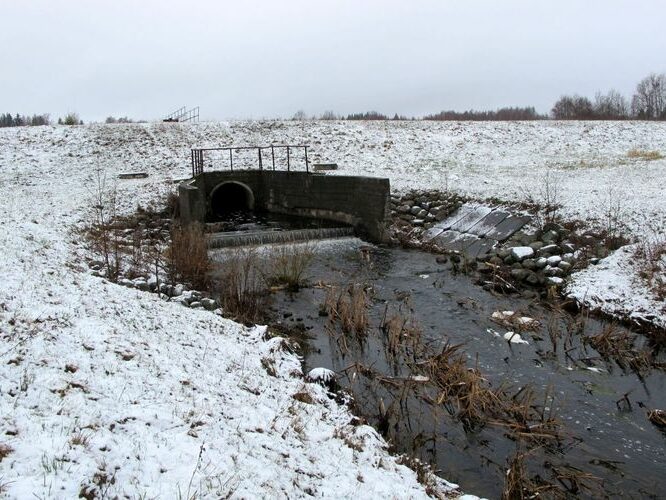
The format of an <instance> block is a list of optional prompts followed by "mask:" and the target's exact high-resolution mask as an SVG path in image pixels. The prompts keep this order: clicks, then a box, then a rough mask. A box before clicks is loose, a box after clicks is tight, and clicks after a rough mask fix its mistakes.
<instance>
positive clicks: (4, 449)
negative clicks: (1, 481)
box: [0, 443, 14, 462]
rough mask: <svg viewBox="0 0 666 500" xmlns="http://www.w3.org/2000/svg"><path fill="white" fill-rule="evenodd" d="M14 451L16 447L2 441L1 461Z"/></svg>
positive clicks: (0, 447)
mask: <svg viewBox="0 0 666 500" xmlns="http://www.w3.org/2000/svg"><path fill="white" fill-rule="evenodd" d="M13 451H14V448H12V447H11V446H9V445H8V444H5V443H0V462H2V461H3V460H4V459H5V458H7V457H8V456H9V454H10V453H12V452H13Z"/></svg>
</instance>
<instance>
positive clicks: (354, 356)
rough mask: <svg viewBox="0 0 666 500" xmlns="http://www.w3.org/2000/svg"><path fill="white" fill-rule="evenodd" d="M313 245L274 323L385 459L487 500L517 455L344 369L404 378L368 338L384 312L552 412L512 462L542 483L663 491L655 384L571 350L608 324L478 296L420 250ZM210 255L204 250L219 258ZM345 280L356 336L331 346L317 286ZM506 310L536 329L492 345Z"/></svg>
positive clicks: (526, 302) (659, 390)
mask: <svg viewBox="0 0 666 500" xmlns="http://www.w3.org/2000/svg"><path fill="white" fill-rule="evenodd" d="M313 248H314V249H315V252H314V259H313V262H312V264H311V266H310V267H309V269H308V272H307V276H308V278H309V282H310V283H311V284H315V283H318V284H319V285H318V286H309V287H305V288H302V289H301V290H300V291H298V292H295V293H288V292H286V291H279V292H275V293H273V294H272V295H271V299H272V306H271V307H272V310H273V313H274V316H275V318H277V319H276V322H277V323H282V324H283V326H284V327H286V328H288V329H291V330H300V331H301V332H302V333H303V335H302V336H301V339H300V340H301V343H302V344H303V345H302V348H303V354H304V365H305V367H304V372H306V373H307V371H308V370H309V369H311V368H315V367H326V368H330V369H332V370H333V371H335V372H337V373H338V376H339V383H340V385H341V386H342V387H343V388H346V389H348V390H349V391H350V392H351V393H353V397H354V410H355V411H356V412H357V413H359V414H360V415H362V416H364V417H365V418H367V419H368V421H369V423H371V424H373V425H374V426H375V427H376V428H378V429H379V430H380V431H381V432H382V433H383V434H384V435H385V436H386V437H387V438H388V439H389V441H390V442H391V444H392V445H393V447H394V448H395V450H396V451H398V452H401V453H409V454H412V455H415V456H417V457H419V458H421V459H422V460H423V461H425V462H428V463H430V464H432V466H433V467H434V468H435V470H437V471H438V473H440V474H441V475H442V477H444V478H446V479H448V480H450V481H453V482H456V483H458V484H459V485H460V487H461V489H462V490H463V491H467V492H470V493H474V494H476V495H482V496H487V497H489V498H497V497H499V496H500V494H501V491H502V487H503V485H504V479H505V476H506V471H507V463H508V459H509V457H511V456H512V455H513V454H514V453H516V452H517V451H521V452H524V451H526V450H527V448H526V447H525V446H524V444H523V443H521V442H520V441H516V440H515V438H514V437H512V436H511V435H510V434H509V433H508V432H507V430H506V429H505V428H503V427H501V426H495V425H486V426H485V427H483V428H481V429H477V430H475V431H473V432H471V431H469V429H468V430H467V431H466V430H465V428H464V426H463V425H461V423H460V422H459V420H457V419H456V418H455V417H454V416H452V415H451V414H450V413H449V412H447V411H445V410H443V409H441V408H438V407H436V405H433V404H428V403H426V402H424V401H423V400H422V399H419V398H418V397H415V396H414V395H413V394H411V393H410V392H409V391H405V390H399V389H396V387H399V386H398V385H395V386H392V385H390V384H385V383H384V384H382V383H378V382H377V380H373V379H372V378H370V377H365V376H363V375H362V370H358V369H354V368H353V366H354V365H355V364H356V363H358V364H360V365H363V366H365V367H371V368H372V370H373V372H375V373H381V374H384V375H385V376H386V378H388V379H390V378H394V379H396V380H400V379H404V378H405V377H409V375H410V372H409V369H408V368H407V367H406V366H404V365H403V364H400V363H396V360H395V358H393V357H391V356H389V355H388V354H387V349H386V338H385V335H384V334H383V333H382V331H381V329H380V328H379V325H380V324H381V323H382V320H383V318H384V317H385V315H386V314H387V313H386V311H387V310H388V311H398V310H400V311H402V312H403V313H404V314H409V315H410V316H412V317H413V318H414V319H415V320H416V321H418V323H419V325H420V328H421V330H422V337H423V340H422V342H423V344H424V345H426V346H427V348H428V349H431V350H432V351H433V352H439V351H441V349H442V347H443V346H444V345H446V344H447V343H452V344H462V347H461V349H462V351H463V352H464V354H465V356H466V357H467V361H468V366H470V367H476V368H478V370H479V371H480V372H481V373H482V374H483V377H484V378H485V379H486V380H487V381H488V382H489V383H490V384H491V385H492V386H494V387H497V386H499V385H500V384H502V383H506V384H509V385H510V386H511V387H512V390H513V391H514V392H515V391H518V390H519V389H520V388H525V387H531V388H532V389H533V390H534V393H535V400H537V401H540V402H543V405H544V406H546V407H550V408H552V409H553V410H554V414H555V415H556V416H557V417H558V418H559V419H560V420H561V422H562V424H563V425H562V429H563V436H564V437H563V439H562V443H561V445H560V446H557V447H550V446H545V447H538V448H536V449H534V450H531V451H529V453H528V454H527V455H526V458H525V465H526V467H527V469H528V470H529V472H530V474H531V475H533V476H535V475H538V476H540V477H543V478H546V479H551V478H552V477H553V476H554V475H555V476H557V475H558V472H559V471H561V470H569V471H571V470H575V469H579V470H581V471H584V472H586V473H589V474H591V475H593V476H595V477H597V478H599V479H601V481H602V487H603V489H602V490H594V491H592V492H591V493H586V492H584V491H580V492H579V493H578V494H580V495H581V496H597V495H609V496H612V497H615V496H625V497H630V498H632V497H654V498H659V497H661V496H662V495H663V494H664V492H666V434H664V433H662V432H661V431H660V430H659V429H658V428H656V427H655V426H653V425H652V424H651V423H650V422H649V420H648V419H647V416H646V412H647V410H648V409H652V408H666V390H665V389H666V376H665V374H664V373H663V372H662V371H658V370H652V371H650V372H649V373H648V374H646V375H644V376H642V377H639V376H637V375H636V374H635V373H633V372H631V371H626V370H623V369H621V368H620V367H619V366H618V365H617V364H616V363H614V362H612V361H605V360H603V359H602V357H601V356H600V355H598V353H597V352H596V351H594V349H592V348H591V347H589V346H588V345H586V344H584V343H583V342H582V341H581V339H582V338H583V336H588V335H594V334H595V333H598V332H599V331H601V330H602V329H603V328H606V327H608V325H607V324H606V323H604V322H603V321H600V320H598V319H594V318H591V317H586V318H583V317H580V316H578V317H572V316H570V315H569V314H568V313H565V312H563V311H561V310H550V309H547V308H546V307H544V306H543V305H541V304H540V303H538V302H536V301H534V300H530V299H527V298H523V297H520V296H511V297H508V296H504V295H496V294H493V293H490V292H487V291H485V290H483V289H482V288H481V287H480V286H478V285H476V284H474V283H473V281H472V279H471V278H470V277H469V276H466V275H464V274H457V273H456V272H454V271H453V270H451V269H450V266H447V265H442V264H438V263H437V262H436V260H435V256H434V255H432V254H428V253H424V252H420V251H410V250H403V249H395V248H379V247H375V246H371V245H367V244H366V243H364V242H361V241H360V240H358V239H355V238H347V239H341V240H329V241H323V242H320V243H317V244H316V245H314V247H313ZM222 252H224V251H223V250H218V251H216V253H217V254H218V255H217V258H218V259H220V260H223V259H224V257H223V256H222ZM350 283H362V284H364V285H365V286H366V287H369V288H370V289H371V291H372V292H371V297H372V299H371V300H370V306H369V310H368V311H369V312H368V314H369V324H370V327H369V331H368V333H367V335H364V336H362V337H353V336H348V337H349V338H347V337H345V341H344V342H343V343H341V341H340V340H341V337H340V335H341V333H340V331H339V329H336V327H335V325H333V324H332V322H331V318H329V317H326V316H324V315H322V314H323V313H322V312H321V311H322V304H323V303H324V301H325V299H326V293H327V289H329V290H330V287H331V286H333V285H340V286H347V285H349V284H350ZM506 310H511V311H520V313H521V315H524V316H529V317H531V318H534V319H536V320H538V321H539V324H540V326H539V327H538V328H537V329H536V330H535V331H533V332H522V337H523V338H524V339H525V340H526V341H527V342H528V343H527V344H513V343H509V342H507V341H506V340H504V339H503V338H502V337H501V335H502V334H503V333H505V332H507V331H508V328H506V327H503V326H501V325H498V324H497V323H496V322H494V321H493V320H492V319H491V316H492V314H493V312H496V311H506ZM574 324H577V325H578V326H579V328H578V329H577V331H576V333H575V335H569V336H568V344H566V345H565V342H564V340H560V341H559V343H558V346H557V348H553V345H552V341H551V335H550V334H549V331H550V332H551V333H552V332H553V331H556V332H559V335H561V338H565V337H566V336H567V333H566V332H567V331H571V330H572V328H571V327H572V325H574ZM618 328H619V327H618ZM489 330H492V331H494V332H497V333H499V334H500V337H497V336H495V335H494V334H493V333H492V332H491V331H489ZM638 338H639V339H641V338H642V337H640V336H639V337H638ZM625 395H626V398H625ZM618 401H619V403H618ZM439 406H440V407H441V406H442V405H439ZM380 408H381V410H380ZM386 408H390V409H391V411H390V412H387V411H386ZM380 415H381V416H380ZM387 415H388V417H387ZM572 468H575V469H572ZM551 481H555V482H557V480H556V479H551Z"/></svg>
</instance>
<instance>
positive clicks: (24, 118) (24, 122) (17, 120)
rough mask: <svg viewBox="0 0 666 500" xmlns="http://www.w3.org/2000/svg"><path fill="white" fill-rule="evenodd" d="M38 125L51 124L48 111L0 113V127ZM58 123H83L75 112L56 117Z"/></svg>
mask: <svg viewBox="0 0 666 500" xmlns="http://www.w3.org/2000/svg"><path fill="white" fill-rule="evenodd" d="M40 125H51V118H50V116H49V114H48V113H44V114H41V115H32V116H28V115H21V114H19V113H16V114H15V115H12V114H11V113H5V114H2V115H0V127H38V126H40ZM58 125H83V120H81V119H80V118H79V115H77V114H76V113H67V114H66V115H65V116H64V117H62V118H58Z"/></svg>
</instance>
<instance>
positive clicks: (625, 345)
mask: <svg viewBox="0 0 666 500" xmlns="http://www.w3.org/2000/svg"><path fill="white" fill-rule="evenodd" d="M583 342H585V343H586V344H589V345H591V346H592V347H593V348H594V349H595V350H596V351H597V352H598V353H599V354H600V355H601V356H602V357H603V358H604V359H605V360H607V361H609V360H613V361H615V362H616V363H617V364H618V366H620V368H622V369H623V370H632V371H633V372H635V373H636V374H638V375H639V376H642V375H644V374H646V373H647V372H648V371H649V370H650V369H651V368H652V366H653V363H654V358H653V355H652V353H651V352H650V351H648V350H646V349H642V350H638V349H636V348H635V345H634V343H635V337H634V336H633V335H632V334H630V333H629V332H628V331H626V330H624V329H620V328H618V327H617V326H616V325H615V324H613V323H608V324H607V325H605V326H604V328H603V329H602V330H601V331H600V332H599V333H596V334H594V335H589V336H586V337H583Z"/></svg>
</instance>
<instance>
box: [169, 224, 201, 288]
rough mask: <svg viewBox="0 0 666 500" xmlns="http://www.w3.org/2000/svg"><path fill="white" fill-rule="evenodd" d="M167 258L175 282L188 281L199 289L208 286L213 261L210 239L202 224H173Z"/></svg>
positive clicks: (171, 276) (170, 274) (170, 276)
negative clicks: (210, 253)
mask: <svg viewBox="0 0 666 500" xmlns="http://www.w3.org/2000/svg"><path fill="white" fill-rule="evenodd" d="M165 260H166V267H167V272H168V274H169V278H170V279H171V281H172V282H173V283H178V282H180V283H188V284H190V285H191V286H193V287H194V288H197V289H199V290H203V289H206V288H207V286H208V284H209V282H210V281H209V280H210V270H211V263H210V259H209V257H208V240H207V238H206V235H205V233H204V230H203V228H202V226H201V225H200V224H189V225H187V226H182V225H180V224H174V225H173V227H172V228H171V244H170V245H169V247H168V248H167V250H166V253H165Z"/></svg>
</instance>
